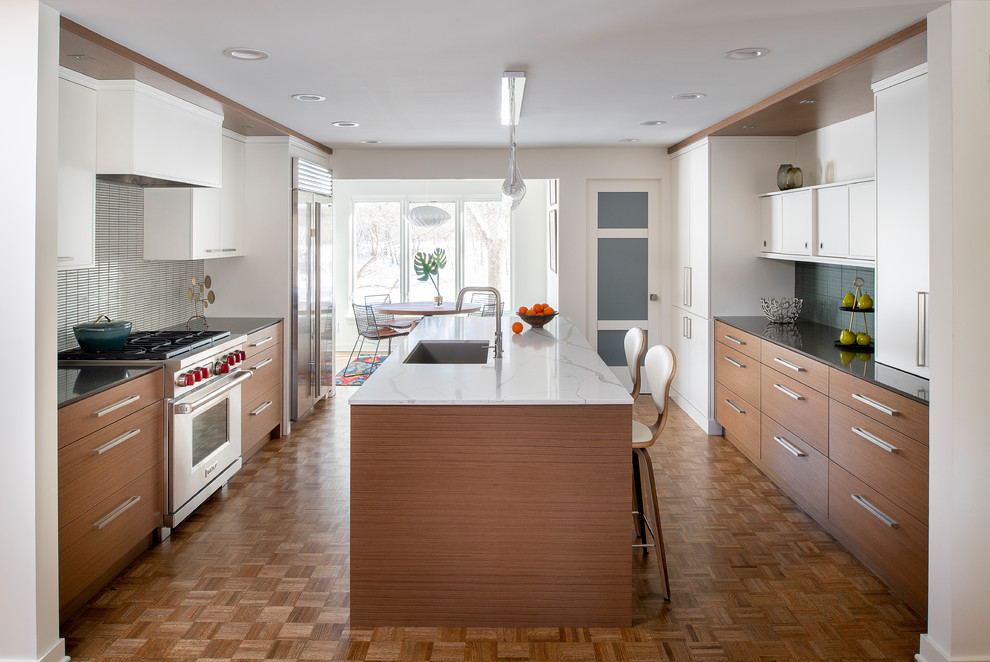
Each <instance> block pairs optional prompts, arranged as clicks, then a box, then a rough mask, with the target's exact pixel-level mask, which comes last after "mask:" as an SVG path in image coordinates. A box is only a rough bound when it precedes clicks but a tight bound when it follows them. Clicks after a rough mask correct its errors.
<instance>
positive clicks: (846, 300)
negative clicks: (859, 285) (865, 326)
mask: <svg viewBox="0 0 990 662" xmlns="http://www.w3.org/2000/svg"><path fill="white" fill-rule="evenodd" d="M854 303H856V297H855V296H854V295H853V293H852V292H846V296H844V297H842V305H843V306H845V307H846V308H852V307H853V304H854Z"/></svg>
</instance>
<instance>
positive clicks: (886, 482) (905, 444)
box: [828, 402, 928, 524]
mask: <svg viewBox="0 0 990 662" xmlns="http://www.w3.org/2000/svg"><path fill="white" fill-rule="evenodd" d="M828 419H829V437H828V452H829V457H830V458H831V459H832V461H833V462H835V463H837V464H839V465H840V466H842V468H844V469H845V470H846V471H848V472H849V473H851V474H853V475H854V476H856V477H857V478H859V479H860V480H862V481H863V482H864V483H866V484H867V485H869V486H870V487H872V488H873V489H875V490H876V491H877V492H879V493H880V494H882V495H884V496H885V497H887V498H888V499H890V500H891V501H893V502H894V503H896V504H897V505H898V506H900V507H901V508H903V509H904V510H906V511H907V512H908V513H910V514H911V515H912V516H913V517H915V518H917V519H918V520H920V521H921V522H923V523H924V524H928V446H925V445H924V444H922V443H919V442H917V441H914V440H913V439H911V438H909V437H906V436H904V435H903V434H901V433H899V432H897V431H896V430H893V429H892V428H889V427H887V426H886V425H882V424H880V423H878V422H876V421H875V420H873V419H872V418H870V417H869V416H866V415H864V414H861V413H860V412H858V411H856V410H854V409H850V408H849V407H846V406H845V405H843V404H840V403H838V402H832V403H831V406H830V407H829V413H828ZM866 436H869V437H871V438H873V439H874V440H873V441H870V440H869V439H867V438H865V437H866ZM884 444H886V445H887V447H892V450H886V448H885V447H884V446H883V445H884ZM895 449H896V450H895Z"/></svg>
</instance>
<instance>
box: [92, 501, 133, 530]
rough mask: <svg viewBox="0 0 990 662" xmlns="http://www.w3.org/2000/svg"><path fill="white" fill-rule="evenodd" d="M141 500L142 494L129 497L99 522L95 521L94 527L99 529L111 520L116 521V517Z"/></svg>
mask: <svg viewBox="0 0 990 662" xmlns="http://www.w3.org/2000/svg"><path fill="white" fill-rule="evenodd" d="M140 500H141V497H140V496H137V495H135V496H132V497H131V498H130V499H128V500H127V501H125V502H124V503H122V504H120V505H119V506H117V507H116V508H114V509H113V510H111V511H110V512H109V513H108V514H107V515H106V516H105V517H104V518H103V519H101V520H99V521H98V522H94V523H93V528H94V529H97V530H99V529H102V528H103V527H105V526H106V525H107V524H109V523H110V522H112V521H114V520H115V519H117V518H118V517H120V516H121V515H123V514H124V513H125V512H127V511H128V510H129V509H130V507H131V506H133V505H134V504H136V503H137V502H138V501H140Z"/></svg>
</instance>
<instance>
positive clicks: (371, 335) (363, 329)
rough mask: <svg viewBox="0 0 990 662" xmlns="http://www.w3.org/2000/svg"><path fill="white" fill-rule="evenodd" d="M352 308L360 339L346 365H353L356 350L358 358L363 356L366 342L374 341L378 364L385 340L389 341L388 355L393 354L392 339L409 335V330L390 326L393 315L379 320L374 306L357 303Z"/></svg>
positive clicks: (356, 342) (357, 340)
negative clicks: (379, 353) (381, 347)
mask: <svg viewBox="0 0 990 662" xmlns="http://www.w3.org/2000/svg"><path fill="white" fill-rule="evenodd" d="M351 306H352V307H353V308H354V323H355V324H356V325H357V332H358V337H357V339H356V340H355V341H354V347H352V348H351V353H350V354H349V355H348V357H347V364H346V365H350V364H351V359H352V358H353V357H354V350H358V356H361V349H362V348H364V341H365V340H373V341H374V342H375V359H374V360H375V362H377V361H378V349H379V347H380V346H381V344H382V341H383V340H387V341H388V354H391V353H392V338H396V337H399V336H405V335H408V334H409V329H395V328H392V327H391V326H389V325H388V323H389V321H391V317H392V316H391V315H386V316H383V317H382V318H381V319H379V317H378V315H377V313H376V312H375V307H374V306H372V305H368V304H365V305H361V304H359V303H355V304H351ZM372 365H374V363H372Z"/></svg>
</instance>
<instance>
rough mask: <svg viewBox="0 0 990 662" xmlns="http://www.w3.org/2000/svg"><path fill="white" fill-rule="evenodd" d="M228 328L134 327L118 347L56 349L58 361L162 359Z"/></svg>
mask: <svg viewBox="0 0 990 662" xmlns="http://www.w3.org/2000/svg"><path fill="white" fill-rule="evenodd" d="M229 335H230V331H134V332H133V333H131V335H130V336H128V338H127V342H126V343H125V344H124V346H123V347H122V348H121V349H115V350H108V351H103V352H88V351H86V350H84V349H82V348H81V347H74V348H72V349H67V350H64V351H61V352H59V353H58V360H59V361H94V360H95V361H165V360H168V359H173V358H176V357H178V356H181V355H183V354H185V353H186V352H191V351H192V350H194V349H197V348H200V347H208V346H210V345H212V344H213V343H214V342H216V341H217V340H222V339H224V338H226V337H228V336H229Z"/></svg>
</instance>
